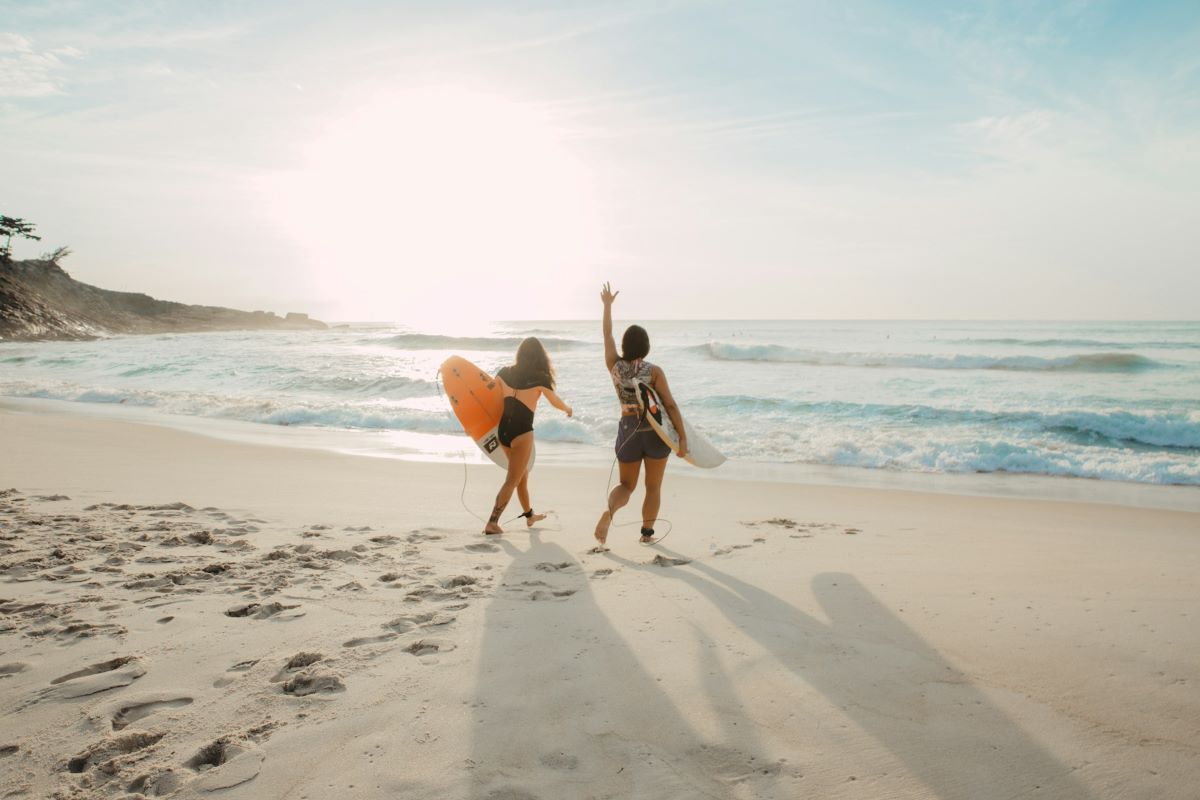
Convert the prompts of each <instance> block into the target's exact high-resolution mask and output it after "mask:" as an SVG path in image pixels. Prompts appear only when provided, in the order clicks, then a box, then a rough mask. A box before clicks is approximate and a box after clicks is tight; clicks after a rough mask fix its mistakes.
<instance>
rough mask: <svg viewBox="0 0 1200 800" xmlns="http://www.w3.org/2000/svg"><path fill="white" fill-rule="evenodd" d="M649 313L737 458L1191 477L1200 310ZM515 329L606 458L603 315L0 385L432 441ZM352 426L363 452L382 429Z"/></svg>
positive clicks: (62, 371) (574, 423)
mask: <svg viewBox="0 0 1200 800" xmlns="http://www.w3.org/2000/svg"><path fill="white" fill-rule="evenodd" d="M645 325H646V327H647V328H648V330H649V331H650V335H651V341H652V352H651V355H650V360H651V361H653V362H655V363H657V364H659V365H661V366H662V367H663V368H664V369H665V370H666V373H667V376H668V378H669V380H670V384H671V387H672V389H673V391H674V394H675V395H676V397H677V399H678V400H679V401H680V405H681V407H682V409H683V411H684V413H685V414H686V415H687V416H688V417H689V418H690V419H691V421H692V422H693V424H695V425H696V426H698V427H699V428H700V429H702V430H704V431H705V432H706V433H707V434H708V435H709V437H710V438H711V439H712V440H713V442H714V443H715V444H716V445H717V446H718V447H719V448H721V449H722V450H723V451H725V452H726V453H727V454H728V455H729V456H730V457H731V458H732V459H734V460H735V461H736V462H739V463H741V464H743V465H756V464H757V465H760V466H762V467H764V468H766V467H769V466H771V465H781V464H801V465H813V466H846V467H861V468H871V469H878V470H885V471H891V472H904V473H913V472H918V473H978V472H985V473H992V472H1005V473H1029V474H1040V475H1059V476H1070V477H1083V478H1096V479H1100V480H1107V481H1130V482H1136V483H1144V484H1181V485H1192V486H1195V485H1200V323H1186V322H1173V323H1094V322H1092V323H1075V322H1070V323H1050V322H1021V323H1000V322H986V323H966V322H849V321H846V322H795V321H756V322H736V321H721V322H706V321H695V322H655V323H645ZM617 327H618V335H619V333H620V330H621V329H622V328H623V325H622V323H618V326H617ZM526 335H536V336H538V337H540V338H541V339H542V340H543V342H544V343H545V344H546V346H547V348H548V350H549V351H550V353H551V355H552V357H553V358H554V361H555V364H556V366H557V368H558V373H559V388H560V393H561V394H562V395H563V397H564V398H565V399H567V401H568V402H570V403H572V404H573V405H574V406H575V410H576V416H575V418H574V419H570V420H568V419H565V418H564V417H562V415H560V414H559V413H558V412H556V411H554V410H553V409H550V408H548V407H543V408H542V409H541V410H540V411H539V414H538V420H537V434H538V437H539V441H540V442H542V443H543V448H544V449H545V448H546V447H547V445H548V446H549V447H550V448H552V449H555V453H556V457H558V458H562V459H565V460H568V461H570V460H579V461H581V462H588V463H595V462H601V461H604V460H606V459H607V458H609V455H610V453H611V443H612V439H613V436H614V435H615V431H616V411H617V409H616V399H615V395H614V393H613V391H612V387H611V384H610V383H609V381H608V377H607V374H606V372H605V369H604V365H603V350H602V347H601V343H600V326H599V323H598V322H595V321H590V322H585V323H580V322H534V323H496V324H493V325H490V326H486V327H485V328H484V329H482V330H479V331H474V332H472V335H470V336H465V337H462V336H452V335H448V334H446V333H444V332H440V331H436V330H414V329H411V328H408V327H405V326H402V325H390V324H356V325H351V326H349V327H345V328H338V329H334V330H330V331H324V332H248V333H241V332H239V333H213V334H179V335H163V336H143V337H116V338H113V339H107V340H100V341H94V342H47V343H32V344H30V343H6V344H0V394H2V395H7V396H13V397H39V398H54V399H62V400H69V401H74V402H80V403H101V404H121V405H123V406H125V407H131V406H132V407H139V408H142V409H146V410H148V411H154V412H160V413H163V414H166V415H172V416H173V417H175V418H180V417H208V418H217V419H226V420H242V421H246V422H251V423H256V424H260V425H273V426H289V427H297V426H298V427H303V428H321V429H331V428H332V429H341V430H344V431H346V432H347V434H348V435H350V434H354V433H356V432H357V433H364V432H368V431H370V432H375V433H376V434H378V432H379V431H393V432H408V433H417V434H438V435H435V436H417V437H409V438H408V439H406V440H405V441H406V447H407V449H408V450H412V451H416V453H417V455H420V454H421V453H422V452H424V453H425V454H426V455H430V456H436V455H437V454H439V453H444V452H445V451H446V450H447V443H446V441H445V437H446V436H452V435H455V434H457V433H458V432H459V429H458V426H457V423H456V422H455V421H454V419H453V418H452V417H451V416H450V415H449V413H448V412H447V410H446V406H445V403H444V401H443V400H442V398H441V397H440V396H439V392H438V385H437V377H436V375H437V367H438V365H439V364H440V363H441V362H442V360H443V359H444V358H445V357H446V356H447V355H449V354H451V353H457V354H460V355H463V356H465V357H466V358H468V359H471V360H472V361H474V362H476V363H478V364H479V365H480V366H481V367H483V368H485V369H489V370H494V369H495V368H497V367H499V366H501V365H503V364H504V363H507V362H508V361H509V360H510V359H511V357H512V353H513V352H514V351H515V349H516V345H517V344H518V343H519V342H520V340H521V338H522V337H524V336H526ZM170 418H171V417H167V419H170ZM181 421H182V420H181ZM341 441H343V442H344V441H347V439H346V437H342V438H341ZM349 441H351V442H353V443H354V446H353V447H351V448H350V449H355V450H360V451H370V450H372V449H375V448H378V449H388V448H390V447H392V446H393V445H394V440H392V439H390V438H387V437H383V438H381V437H379V436H378V435H362V436H357V437H354V436H352V435H351V436H350V439H349ZM549 443H559V446H558V447H557V448H555V446H554V445H552V444H549Z"/></svg>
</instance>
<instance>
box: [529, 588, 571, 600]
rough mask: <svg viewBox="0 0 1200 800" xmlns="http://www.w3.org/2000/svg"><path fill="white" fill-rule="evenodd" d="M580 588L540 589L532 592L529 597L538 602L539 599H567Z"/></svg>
mask: <svg viewBox="0 0 1200 800" xmlns="http://www.w3.org/2000/svg"><path fill="white" fill-rule="evenodd" d="M577 591H579V590H578V589H555V590H551V591H548V592H547V591H543V590H541V589H538V590H536V591H533V592H530V594H529V599H530V600H532V601H534V602H537V601H539V600H566V599H567V598H568V597H570V596H571V595H573V594H575V593H576V592H577Z"/></svg>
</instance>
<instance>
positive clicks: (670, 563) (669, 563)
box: [649, 545, 749, 567]
mask: <svg viewBox="0 0 1200 800" xmlns="http://www.w3.org/2000/svg"><path fill="white" fill-rule="evenodd" d="M747 547H749V545H747ZM649 563H651V564H653V565H655V566H656V567H678V566H682V565H683V564H690V563H692V560H691V559H690V558H667V557H666V556H664V555H657V556H655V557H654V560H653V561H650V562H649Z"/></svg>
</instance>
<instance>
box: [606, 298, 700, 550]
mask: <svg viewBox="0 0 1200 800" xmlns="http://www.w3.org/2000/svg"><path fill="white" fill-rule="evenodd" d="M618 294H620V292H614V291H613V290H612V288H611V287H610V286H609V285H608V284H607V283H606V284H604V288H603V289H602V290H601V291H600V300H601V302H603V303H604V364H605V366H607V367H608V372H609V375H610V376H611V377H612V382H613V386H614V387H615V388H616V390H617V399H618V400H620V402H621V421H620V423H619V424H618V425H617V442H616V446H615V447H616V452H617V461H618V462H619V464H620V476H621V482H620V483H619V484H617V485H616V486H615V487H613V490H612V491H611V492H610V493H609V495H608V509H607V510H606V511H605V512H604V513H603V514H601V515H600V520H599V521H598V522H597V523H596V541H597V542H598V543H599V547H600V548H603V547H604V543H605V542H606V541H607V540H608V528H609V526H610V525H612V518H613V514H615V513H617V509H619V508H621V507H622V506H624V505H625V504H626V503H628V502H629V498H630V497H631V496H632V495H633V490H634V489H636V488H637V481H638V473H639V472H640V471H641V468H642V464H643V463H644V464H645V465H646V499H645V500H644V501H643V502H642V539H641V540H642V542H643V543H649V542H653V541H654V523H655V521H656V520H657V519H658V507H659V504H660V503H661V501H662V482H663V475H664V474H665V473H666V471H667V459H668V458H669V457H670V455H671V448H670V447H669V446H668V445H667V444H666V442H664V441H663V440H662V438H660V437H659V435H658V434H657V433H656V432H655V431H654V429H653V428H651V427H650V425H649V424H648V423H647V422H646V421H645V419H644V418H643V416H642V414H641V412H640V406H639V405H638V398H637V385H636V382H637V381H642V382H643V383H647V384H649V385H650V387H651V388H652V389H654V391H655V392H657V393H658V396H659V398H660V399H661V400H662V405H663V408H665V409H666V411H667V415H668V416H669V417H670V419H671V423H672V424H673V425H674V426H675V430H677V431H679V432H680V433H679V455H680V456H684V455H687V452H688V441H687V433H686V432H685V429H684V427H683V420H682V419H681V418H680V416H679V408H678V407H677V406H676V405H675V398H673V397H671V389H670V387H669V386H667V376H666V373H664V372H663V371H662V368H661V367H656V366H655V365H653V364H651V363H650V362H649V361H646V356H647V355H649V354H650V335H649V334H648V333H646V329H645V328H643V327H642V326H640V325H630V326H629V327H628V328H627V329H626V330H625V335H624V336H622V337H621V353H620V355H618V354H617V343H616V342H615V341H613V334H612V304H613V301H614V300H616V299H617V295H618Z"/></svg>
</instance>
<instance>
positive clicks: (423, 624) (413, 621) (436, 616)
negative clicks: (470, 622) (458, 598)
mask: <svg viewBox="0 0 1200 800" xmlns="http://www.w3.org/2000/svg"><path fill="white" fill-rule="evenodd" d="M455 619H456V617H455V616H454V615H453V614H446V613H443V612H438V611H427V612H425V613H422V614H405V615H404V616H401V617H396V618H395V619H394V620H392V621H391V622H385V623H383V627H385V628H388V629H390V630H392V631H395V632H396V633H407V632H408V631H413V630H417V629H423V628H440V627H441V626H443V625H449V624H450V623H451V622H454V620H455Z"/></svg>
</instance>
